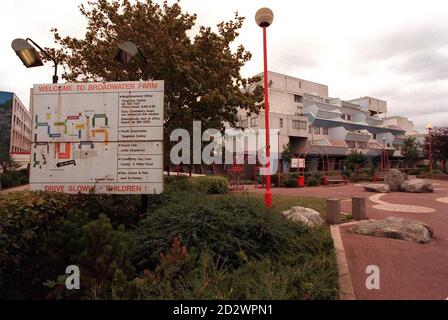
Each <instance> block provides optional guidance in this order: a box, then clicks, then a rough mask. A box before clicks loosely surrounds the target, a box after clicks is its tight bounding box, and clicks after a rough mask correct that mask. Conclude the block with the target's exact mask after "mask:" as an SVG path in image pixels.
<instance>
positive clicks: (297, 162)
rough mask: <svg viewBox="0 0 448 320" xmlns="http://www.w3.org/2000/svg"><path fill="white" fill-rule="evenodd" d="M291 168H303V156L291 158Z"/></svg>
mask: <svg viewBox="0 0 448 320" xmlns="http://www.w3.org/2000/svg"><path fill="white" fill-rule="evenodd" d="M291 168H305V159H304V158H295V159H291Z"/></svg>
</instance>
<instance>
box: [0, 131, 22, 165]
mask: <svg viewBox="0 0 448 320" xmlns="http://www.w3.org/2000/svg"><path fill="white" fill-rule="evenodd" d="M0 167H1V168H2V169H3V172H7V171H9V170H16V169H19V168H20V163H18V162H17V161H15V160H14V158H13V157H11V153H10V152H9V143H8V144H7V143H6V141H4V139H2V140H0Z"/></svg>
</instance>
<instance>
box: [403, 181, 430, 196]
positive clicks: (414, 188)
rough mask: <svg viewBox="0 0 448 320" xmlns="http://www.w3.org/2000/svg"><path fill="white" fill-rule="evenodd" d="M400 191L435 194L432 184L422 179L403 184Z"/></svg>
mask: <svg viewBox="0 0 448 320" xmlns="http://www.w3.org/2000/svg"><path fill="white" fill-rule="evenodd" d="M400 191H403V192H415V193H429V192H434V189H433V187H432V184H431V183H429V182H426V181H425V180H422V179H414V180H408V181H405V182H403V183H402V184H401V186H400Z"/></svg>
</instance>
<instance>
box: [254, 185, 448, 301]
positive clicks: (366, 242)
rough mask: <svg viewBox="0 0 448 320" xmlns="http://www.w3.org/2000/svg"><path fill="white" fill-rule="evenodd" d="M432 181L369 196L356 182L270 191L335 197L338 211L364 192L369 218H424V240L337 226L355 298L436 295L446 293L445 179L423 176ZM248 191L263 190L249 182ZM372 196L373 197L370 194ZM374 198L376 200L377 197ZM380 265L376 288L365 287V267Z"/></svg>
mask: <svg viewBox="0 0 448 320" xmlns="http://www.w3.org/2000/svg"><path fill="white" fill-rule="evenodd" d="M428 181H429V182H432V183H434V186H437V187H436V188H435V189H434V192H433V193H404V192H392V193H387V194H380V195H378V196H375V194H374V193H370V192H366V191H364V190H363V188H362V184H356V185H355V184H350V185H348V186H343V185H338V186H331V187H322V186H321V187H312V188H310V187H308V188H301V189H299V188H295V189H285V188H273V189H272V193H273V196H274V197H275V195H276V194H282V195H289V196H297V197H300V196H303V197H316V198H340V199H344V200H347V201H342V202H341V209H342V211H343V212H347V213H351V201H348V199H350V198H351V197H352V196H364V197H366V198H367V215H368V217H369V218H371V219H384V218H387V217H390V216H396V217H401V218H410V219H415V220H419V221H422V222H424V223H427V224H429V225H430V226H431V227H432V228H433V229H434V239H433V240H432V241H431V243H428V244H418V243H414V242H409V241H403V240H396V239H387V238H377V237H371V236H363V235H358V234H354V233H352V232H350V225H341V226H340V227H339V229H340V234H341V239H342V242H343V246H344V249H345V254H346V259H347V263H348V267H349V270H350V274H351V279H352V282H353V288H354V291H355V294H356V298H357V299H437V300H444V299H446V298H447V297H448V206H447V203H448V182H447V181H434V180H432V181H431V180H428ZM248 191H250V192H256V193H264V190H263V189H254V188H253V187H249V188H248ZM372 196H373V197H372ZM378 202H380V203H378ZM369 265H376V266H378V267H379V268H380V289H378V290H377V289H371V290H368V289H367V288H366V286H365V281H366V278H367V276H368V274H366V267H367V266H369Z"/></svg>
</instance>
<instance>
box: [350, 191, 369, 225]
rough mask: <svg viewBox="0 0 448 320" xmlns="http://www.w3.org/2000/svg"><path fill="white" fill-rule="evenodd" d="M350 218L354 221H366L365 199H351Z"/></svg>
mask: <svg viewBox="0 0 448 320" xmlns="http://www.w3.org/2000/svg"><path fill="white" fill-rule="evenodd" d="M352 217H353V219H355V220H365V219H367V214H366V198H364V197H352Z"/></svg>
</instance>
